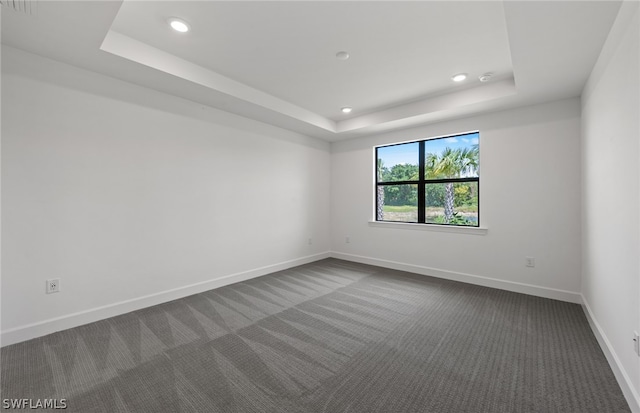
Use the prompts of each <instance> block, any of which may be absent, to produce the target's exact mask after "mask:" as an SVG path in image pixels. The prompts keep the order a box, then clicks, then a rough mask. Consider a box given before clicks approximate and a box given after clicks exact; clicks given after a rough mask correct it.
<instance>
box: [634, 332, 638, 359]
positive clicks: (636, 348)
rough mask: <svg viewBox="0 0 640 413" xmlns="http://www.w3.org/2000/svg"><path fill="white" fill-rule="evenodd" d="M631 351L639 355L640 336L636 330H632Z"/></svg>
mask: <svg viewBox="0 0 640 413" xmlns="http://www.w3.org/2000/svg"><path fill="white" fill-rule="evenodd" d="M633 351H635V352H636V354H637V355H638V356H640V337H638V332H637V331H634V332H633Z"/></svg>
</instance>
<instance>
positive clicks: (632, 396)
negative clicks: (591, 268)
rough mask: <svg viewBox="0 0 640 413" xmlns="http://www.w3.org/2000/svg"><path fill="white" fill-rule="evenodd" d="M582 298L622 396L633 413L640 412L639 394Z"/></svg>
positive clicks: (584, 299)
mask: <svg viewBox="0 0 640 413" xmlns="http://www.w3.org/2000/svg"><path fill="white" fill-rule="evenodd" d="M580 296H581V297H582V308H583V310H584V313H585V315H586V316H587V321H589V325H590V326H591V330H593V334H594V335H595V336H596V340H598V344H600V348H602V352H603V353H604V355H605V357H606V358H607V361H608V362H609V365H610V366H611V370H613V374H614V375H615V376H616V379H617V380H618V385H619V386H620V389H621V390H622V394H624V397H625V398H626V399H627V403H629V408H630V409H631V411H632V412H636V413H638V412H640V395H638V392H637V391H636V389H635V388H634V387H633V383H632V382H631V379H630V378H629V375H628V374H627V372H626V370H625V369H624V366H623V365H622V363H621V362H620V359H619V358H618V355H617V354H616V352H615V350H614V348H613V346H612V345H611V342H610V341H609V339H608V338H607V336H606V335H605V333H604V330H603V329H602V328H601V327H600V324H599V323H598V320H596V317H595V315H594V314H593V311H591V307H590V306H589V302H588V301H587V299H586V298H585V297H584V295H582V294H580ZM629 341H631V339H629ZM629 346H631V343H629Z"/></svg>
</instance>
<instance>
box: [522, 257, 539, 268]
mask: <svg viewBox="0 0 640 413" xmlns="http://www.w3.org/2000/svg"><path fill="white" fill-rule="evenodd" d="M524 265H525V266H527V267H535V266H536V259H535V258H533V257H525V262H524Z"/></svg>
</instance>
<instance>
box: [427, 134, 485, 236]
mask: <svg viewBox="0 0 640 413" xmlns="http://www.w3.org/2000/svg"><path fill="white" fill-rule="evenodd" d="M478 158H479V150H478V145H473V146H472V147H470V148H458V149H451V148H445V149H444V150H443V151H442V153H441V154H440V155H438V154H435V153H428V154H427V157H426V159H425V162H426V165H425V166H426V170H425V175H426V178H427V179H442V178H460V177H463V176H466V175H470V174H475V173H476V172H477V171H478V166H479V162H478V160H479V159H478ZM444 187H445V197H444V221H445V223H447V224H449V223H450V222H451V220H452V219H453V217H454V213H453V207H454V199H455V192H454V186H453V183H452V182H448V183H445V185H444Z"/></svg>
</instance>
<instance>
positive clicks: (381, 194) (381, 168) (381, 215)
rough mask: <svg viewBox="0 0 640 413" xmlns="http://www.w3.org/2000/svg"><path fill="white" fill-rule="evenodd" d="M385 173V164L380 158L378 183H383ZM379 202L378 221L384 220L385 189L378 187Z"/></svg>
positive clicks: (377, 207) (377, 209)
mask: <svg viewBox="0 0 640 413" xmlns="http://www.w3.org/2000/svg"><path fill="white" fill-rule="evenodd" d="M383 172H384V162H383V161H382V159H380V158H378V165H377V173H378V182H382V173H383ZM377 196H378V202H376V220H379V221H381V220H382V219H384V187H382V186H381V185H378V186H377Z"/></svg>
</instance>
